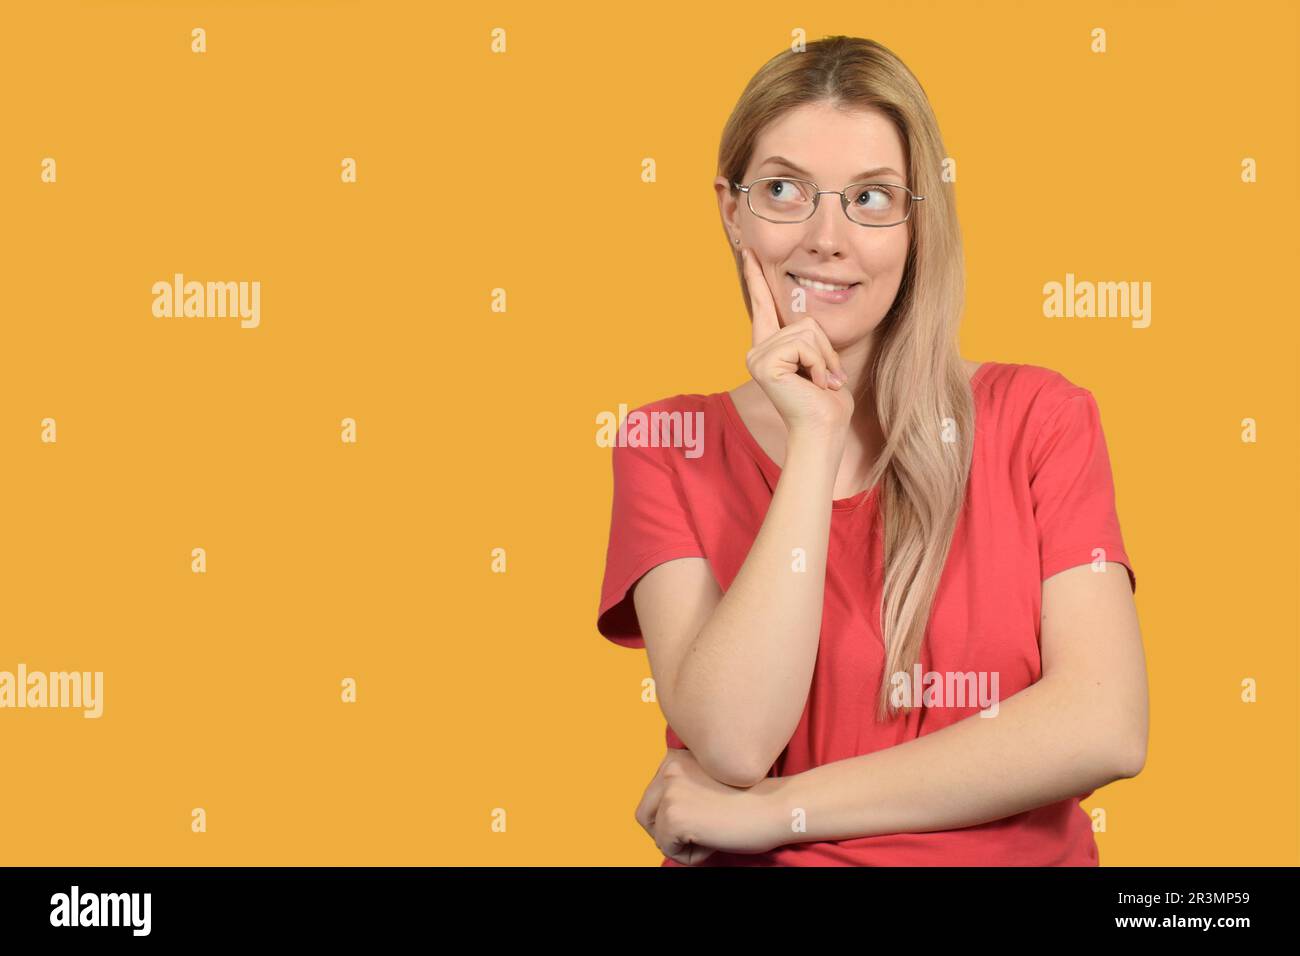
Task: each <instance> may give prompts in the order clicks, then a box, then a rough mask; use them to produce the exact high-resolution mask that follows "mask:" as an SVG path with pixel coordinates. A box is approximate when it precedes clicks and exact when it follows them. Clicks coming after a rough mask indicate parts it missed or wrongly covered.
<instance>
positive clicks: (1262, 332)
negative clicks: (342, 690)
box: [0, 2, 1300, 865]
mask: <svg viewBox="0 0 1300 956" xmlns="http://www.w3.org/2000/svg"><path fill="white" fill-rule="evenodd" d="M0 17H2V18H3V20H2V23H0V83H2V84H3V89H4V96H3V104H2V106H0V109H2V110H3V115H0V128H2V129H3V147H2V148H0V203H2V208H3V220H4V228H3V230H2V232H0V236H2V238H0V242H3V243H4V246H3V248H0V255H2V259H0V261H2V262H3V269H4V276H3V292H4V295H5V298H6V302H5V313H6V314H5V321H4V324H3V336H4V340H3V347H2V348H0V455H3V474H4V481H3V483H4V486H5V488H4V495H3V499H2V500H3V504H2V505H0V509H2V511H0V518H2V519H3V522H2V527H3V540H4V546H3V547H2V548H0V581H2V582H3V594H2V598H3V599H2V600H0V669H7V670H14V669H16V666H17V664H18V663H19V662H20V661H21V662H25V663H26V664H27V666H28V668H29V669H45V670H57V669H76V670H103V671H104V672H105V701H104V707H105V712H104V716H103V717H102V718H101V719H100V720H98V721H94V720H85V719H83V718H82V716H81V713H80V712H79V711H57V710H45V711H36V710H25V711H0V749H2V750H3V755H4V756H3V763H4V771H3V774H0V781H2V785H0V821H3V831H4V832H3V838H0V863H3V864H10V865H17V864H24V865H25V864H49V865H56V864H60V865H61V864H87V865H92V864H93V865H106V864H451V865H463V864H468V865H477V864H519V865H543V864H562V865H563V864H633V865H654V864H657V863H658V862H659V860H660V855H659V853H658V852H657V850H656V849H655V847H654V846H653V844H652V843H651V842H650V840H649V839H648V838H647V836H646V835H645V834H644V832H642V831H641V830H640V828H639V827H638V826H637V825H636V824H635V822H634V821H633V817H632V814H633V810H634V808H635V806H636V803H637V801H638V800H639V798H640V795H641V792H642V789H643V788H644V786H645V784H646V783H647V782H648V781H649V779H650V776H651V774H652V773H653V771H654V769H655V767H656V765H657V763H658V761H659V759H660V757H661V756H662V748H663V719H662V717H661V716H660V714H659V713H658V710H657V708H656V706H655V705H654V704H646V703H642V702H641V700H640V681H641V680H642V679H643V678H644V677H646V676H648V673H649V671H648V666H647V663H646V659H645V654H644V652H643V651H639V652H629V651H628V650H625V649H623V648H619V647H615V646H614V645H612V644H610V643H608V642H607V641H605V639H604V638H602V637H601V636H599V635H598V634H597V632H596V630H595V612H596V605H597V600H598V592H599V586H600V579H601V573H602V570H603V561H604V552H605V545H606V535H607V533H608V520H609V504H610V498H609V496H610V490H611V489H610V480H611V475H610V466H609V449H607V448H601V447H598V446H597V445H596V443H595V432H596V426H595V416H596V414H597V413H599V412H601V411H603V410H616V409H617V408H618V405H619V403H627V404H628V406H629V407H635V406H636V405H639V404H641V403H644V402H647V401H650V400H653V399H656V398H661V397H664V396H667V395H673V394H676V393H679V392H688V391H689V392H713V391H718V390H721V389H726V388H731V387H734V386H735V385H737V384H739V383H740V382H741V381H742V380H743V378H744V376H745V374H746V373H745V369H744V354H745V351H746V349H747V348H748V341H749V331H748V327H747V320H746V316H745V311H744V307H743V304H742V301H741V298H740V294H739V290H738V287H737V283H736V278H735V274H734V271H733V268H732V260H731V257H730V254H729V252H728V249H727V247H726V241H725V238H724V237H723V235H722V232H721V228H720V226H719V223H718V216H717V210H716V200H715V198H714V193H713V189H712V186H711V180H712V178H713V176H714V175H715V161H716V151H717V146H718V139H719V136H720V133H721V129H722V126H723V123H724V121H725V120H726V118H727V116H728V114H729V112H730V110H731V108H732V106H733V104H734V102H735V99H736V97H737V96H738V94H739V93H740V91H741V89H742V88H743V86H744V84H745V83H746V82H747V81H748V79H749V77H750V76H751V75H752V74H753V72H754V71H755V70H757V69H758V67H759V66H761V65H762V63H764V62H765V61H766V60H767V59H768V58H769V57H771V56H772V55H774V54H776V53H777V52H779V51H780V50H781V49H782V48H783V47H784V46H786V45H788V44H789V42H790V38H791V31H792V30H793V29H796V28H801V29H803V30H805V31H806V33H807V37H808V39H809V40H813V39H817V38H818V37H820V36H823V35H826V34H832V33H848V34H857V35H862V36H868V37H872V38H874V39H877V40H879V41H881V42H883V43H884V44H885V45H887V46H889V47H890V48H891V49H893V50H894V51H895V52H896V53H898V54H899V55H900V56H901V57H902V58H903V59H904V61H905V62H907V63H908V65H909V66H910V67H911V68H912V70H913V71H914V72H915V73H916V74H917V75H918V77H920V79H921V81H922V83H923V84H924V86H925V88H926V91H927V93H928V94H929V96H930V97H931V100H932V102H933V104H934V108H935V110H936V113H937V115H938V117H939V121H940V125H941V128H942V132H943V135H944V139H945V144H946V148H947V151H948V153H949V155H950V156H952V157H954V158H956V160H957V166H958V181H957V184H956V187H955V188H956V191H957V197H958V201H959V208H960V213H961V219H962V226H963V230H964V235H965V242H966V246H965V248H966V255H967V266H968V281H969V296H968V308H967V317H966V321H965V324H964V327H963V333H962V338H963V352H964V354H965V355H966V356H967V357H968V358H973V359H977V360H981V361H983V360H996V361H1002V362H1023V363H1030V364H1038V365H1045V366H1048V367H1051V368H1055V369H1057V370H1059V371H1061V372H1062V373H1063V374H1065V375H1066V376H1067V377H1068V378H1070V379H1071V380H1073V381H1075V382H1077V383H1079V384H1082V385H1084V386H1086V387H1088V388H1090V389H1092V390H1093V392H1094V394H1095V395H1096V396H1097V399H1098V402H1099V404H1100V406H1101V409H1102V414H1103V422H1104V427H1105V430H1106V434H1107V439H1108V443H1109V447H1110V452H1111V457H1112V461H1113V466H1114V472H1115V481H1116V486H1117V489H1118V508H1119V514H1120V519H1121V524H1122V528H1123V532H1124V538H1125V544H1126V545H1127V547H1128V549H1129V553H1130V554H1131V556H1132V558H1133V561H1134V564H1135V569H1136V573H1137V577H1138V579H1139V588H1138V593H1137V602H1138V606H1139V610H1140V614H1141V620H1142V626H1143V631H1144V635H1145V641H1146V649H1147V654H1148V665H1149V669H1150V680H1151V713H1152V722H1151V738H1150V751H1149V758H1148V761H1147V764H1146V768H1145V770H1144V772H1143V773H1142V774H1141V775H1140V776H1139V777H1137V778H1135V779H1133V780H1127V781H1122V782H1120V783H1117V784H1114V785H1112V786H1110V787H1107V788H1105V789H1104V790H1101V791H1099V792H1098V793H1097V794H1095V795H1094V797H1093V798H1092V799H1091V800H1090V801H1088V803H1087V804H1086V806H1087V807H1088V808H1089V809H1091V808H1094V807H1098V806H1101V807H1104V808H1105V809H1106V811H1107V814H1108V831H1107V832H1105V833H1101V834H1098V842H1099V845H1100V847H1101V861H1102V863H1103V865H1137V864H1174V865H1186V864H1287V865H1294V864H1296V863H1297V862H1298V861H1300V853H1298V846H1297V750H1298V747H1300V743H1298V740H1297V725H1298V723H1300V720H1298V718H1297V707H1296V690H1297V604H1296V587H1297V577H1298V574H1297V570H1298V569H1297V558H1296V537H1297V536H1296V532H1297V505H1296V487H1297V456H1296V448H1297V442H1296V413H1297V410H1298V409H1300V402H1298V401H1297V391H1296V358H1297V320H1298V319H1300V316H1298V315H1297V308H1296V300H1295V294H1294V289H1293V286H1294V278H1295V268H1296V263H1297V261H1298V259H1297V243H1296V239H1295V234H1296V223H1297V215H1296V214H1297V201H1296V172H1297V168H1298V164H1297V154H1296V126H1297V123H1296V112H1297V104H1296V90H1297V82H1296V79H1297V78H1296V39H1297V16H1296V6H1295V4H1294V3H1277V2H1264V3H1252V4H1248V5H1245V6H1242V5H1239V4H1226V3H1219V4H1202V3H1185V4H1178V3H1150V4H1139V3H1086V4H1073V5H1063V4H1034V3H1027V2H1026V3H966V4H956V3H951V4H950V3H917V2H906V3H872V4H869V5H863V4H859V3H848V2H845V3H818V4H795V5H793V6H791V5H790V4H788V3H769V2H760V3H754V4H748V5H746V6H744V7H743V8H740V7H735V6H722V7H709V6H707V5H700V4H695V3H692V4H685V3H683V4H670V3H658V4H651V5H639V6H638V5H634V6H630V7H627V8H607V7H600V6H596V5H587V4H574V5H572V6H570V7H562V6H561V7H557V6H555V5H552V4H535V3H520V2H515V3H505V2H502V3H493V4H484V5H471V6H470V7H469V8H457V7H454V6H447V5H443V4H437V5H435V4H433V3H429V4H414V3H408V4H392V3H378V2H367V3H361V2H355V3H348V2H334V3H307V2H297V3H289V2H280V3H251V2H250V3H217V2H214V3H207V4H170V3H162V2H154V3H141V2H135V3H127V2H121V3H112V2H83V3H61V2H57V3H56V2H48V3H26V4H18V3H6V4H5V5H4V7H3V13H0ZM196 26H202V27H204V28H205V29H206V30H207V43H208V52H206V53H204V54H195V53H192V52H191V50H190V42H191V37H190V31H191V29H192V28H193V27H196ZM1096 26H1102V27H1104V28H1105V29H1106V30H1107V34H1108V45H1109V51H1108V52H1107V53H1105V54H1104V55H1097V54H1093V53H1091V52H1090V51H1089V42H1090V37H1089V32H1090V30H1091V29H1092V28H1093V27H1096ZM496 27H500V28H504V29H505V30H506V31H507V44H508V47H507V52H506V53H504V54H496V55H494V54H493V53H492V52H490V47H489V43H490V31H491V30H492V29H493V28H496ZM47 156H50V157H54V158H55V159H56V160H57V163H58V182H57V184H53V185H51V184H44V183H42V182H41V181H40V163H41V160H42V159H43V158H44V157H47ZM346 156H351V157H355V158H356V159H357V162H358V177H359V181H358V182H357V183H356V184H355V185H345V184H343V183H341V182H340V162H341V160H342V158H343V157H346ZM1246 156H1250V157H1254V158H1255V159H1256V160H1257V161H1258V163H1259V182H1258V183H1256V184H1253V185H1245V184H1243V183H1242V182H1241V181H1240V164H1241V160H1242V158H1243V157H1246ZM646 157H652V158H654V160H655V161H656V163H657V170H658V180H657V182H655V183H653V184H647V183H643V182H642V181H641V179H640V171H641V162H642V160H643V159H644V158H646ZM539 208H540V209H541V210H543V213H542V214H538V211H537V210H538V209H539ZM548 209H549V210H551V212H549V214H548V213H546V212H545V211H546V210H548ZM174 272H183V273H184V274H185V275H186V277H187V278H189V279H197V280H199V281H208V280H222V281H225V280H230V281H241V280H246V281H251V280H259V281H260V282H261V283H262V319H261V326H260V327H259V328H256V329H241V328H239V327H238V324H237V320H233V319H212V320H208V319H183V318H182V319H155V318H154V317H153V316H152V314H151V303H152V294H151V292H150V288H151V285H152V283H153V282H155V281H157V280H160V279H162V280H169V279H170V277H171V276H172V274H173V273H174ZM1066 272H1074V273H1075V275H1076V276H1077V277H1078V278H1080V279H1096V280H1132V281H1150V282H1151V283H1152V309H1153V312H1152V324H1151V326H1150V328H1147V329H1133V328H1131V327H1129V323H1128V321H1127V320H1084V319H1076V320H1049V319H1045V318H1043V316H1042V286H1043V284H1044V283H1045V282H1047V281H1052V280H1056V281H1062V280H1063V279H1064V275H1065V273H1066ZM498 287H500V288H504V289H506V290H507V294H508V311H507V312H506V313H505V314H500V313H496V312H492V311H490V309H489V303H490V295H491V290H492V289H494V288H498ZM46 416H50V417H53V418H55V419H56V420H57V422H58V442H57V444H54V445H47V444H42V443H41V442H40V440H39V432H40V427H39V423H40V422H41V420H42V419H43V418H45V417H46ZM344 417H354V418H356V419H357V422H358V436H359V441H358V443H357V444H356V445H346V444H343V443H342V442H340V440H339V424H340V420H341V419H343V418H344ZM1245 417H1252V418H1255V419H1256V420H1257V421H1258V423H1259V442H1258V444H1254V445H1250V444H1243V443H1242V442H1241V441H1240V438H1239V435H1240V428H1241V420H1242V419H1243V418H1245ZM194 547H203V548H206V549H207V554H208V572H207V573H206V574H203V575H196V574H193V573H191V570H190V551H191V549H192V548H194ZM494 547H503V548H505V549H506V550H507V553H508V571H507V573H505V574H503V575H502V574H492V573H490V566H489V562H490V552H491V549H492V548H494ZM346 676H352V677H355V678H356V679H357V680H358V682H359V692H358V694H359V699H358V702H357V703H356V704H355V705H344V704H342V703H340V701H339V682H340V680H341V679H342V678H343V677H346ZM1245 677H1252V678H1255V679H1256V680H1257V681H1258V684H1259V695H1260V699H1259V702H1258V703H1256V704H1253V705H1246V704H1243V703H1241V702H1240V700H1239V694H1240V690H1239V687H1240V682H1241V680H1242V679H1243V678H1245ZM194 807H203V808H205V809H206V811H207V814H208V830H207V832H206V833H202V834H196V833H193V832H191V829H190V811H191V809H192V808H194ZM496 807H502V808H504V809H505V810H506V811H507V813H508V828H507V831H506V832H505V833H494V832H492V830H491V827H490V823H491V813H492V810H493V808H496Z"/></svg>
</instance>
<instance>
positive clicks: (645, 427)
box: [610, 392, 722, 471]
mask: <svg viewBox="0 0 1300 956" xmlns="http://www.w3.org/2000/svg"><path fill="white" fill-rule="evenodd" d="M721 397H722V395H721V393H711V394H704V393H700V392H682V393H679V394H676V395H669V396H665V397H664V398H657V399H654V400H653V401H649V402H644V403H642V404H640V405H637V406H635V407H634V408H632V409H630V410H629V409H628V407H627V405H620V406H619V410H618V413H617V414H616V415H615V416H610V417H611V418H612V419H613V420H614V421H617V423H618V424H617V426H616V434H615V436H614V440H613V441H612V442H611V444H612V445H613V447H614V458H615V471H617V470H619V467H620V465H619V461H620V459H623V460H625V461H631V460H633V459H635V460H647V459H649V460H654V461H658V462H660V463H670V462H674V461H675V459H677V458H680V457H685V458H686V459H688V460H694V459H698V458H700V457H702V456H703V453H704V448H705V446H706V444H711V441H709V440H708V439H706V434H707V433H710V432H714V431H715V429H716V428H717V427H718V423H717V421H716V419H717V418H718V416H717V415H715V414H713V410H714V409H715V408H716V407H717V406H716V405H715V404H714V403H715V402H717V401H718V400H719V399H720V398H721ZM713 437H715V436H713V435H709V436H708V438H709V439H711V438H713Z"/></svg>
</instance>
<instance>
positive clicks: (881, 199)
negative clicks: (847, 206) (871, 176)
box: [857, 186, 893, 209]
mask: <svg viewBox="0 0 1300 956" xmlns="http://www.w3.org/2000/svg"><path fill="white" fill-rule="evenodd" d="M864 199H865V200H866V202H863V201H862V200H864ZM873 199H874V200H875V205H874V206H873V205H869V204H870V203H871V201H872V200H873ZM892 200H893V196H892V195H891V194H890V192H889V190H888V189H882V188H881V187H879V186H873V187H870V188H868V189H864V190H862V192H860V193H858V199H857V202H858V205H859V206H861V207H862V208H864V209H888V208H889V204H890V202H891V201H892Z"/></svg>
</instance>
